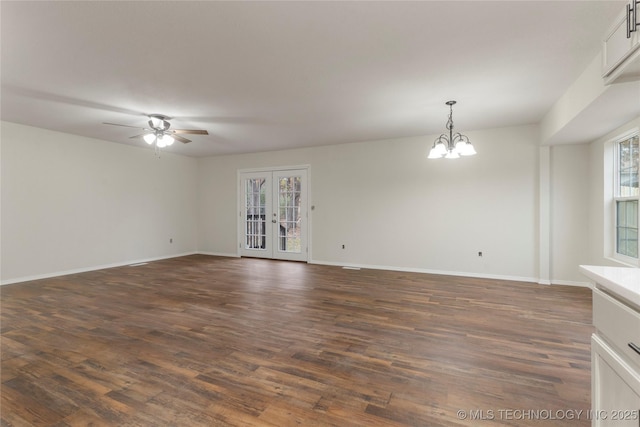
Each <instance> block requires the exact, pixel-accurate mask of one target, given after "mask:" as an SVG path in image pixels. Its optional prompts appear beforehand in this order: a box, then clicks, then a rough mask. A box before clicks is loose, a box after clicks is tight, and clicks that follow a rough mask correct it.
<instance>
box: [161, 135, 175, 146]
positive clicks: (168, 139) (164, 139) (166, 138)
mask: <svg viewBox="0 0 640 427" xmlns="http://www.w3.org/2000/svg"><path fill="white" fill-rule="evenodd" d="M174 141H175V139H174V138H173V137H172V136H171V135H167V134H164V135H160V136H159V137H158V145H160V144H163V145H162V147H168V146H170V145H171V144H173V142H174Z"/></svg>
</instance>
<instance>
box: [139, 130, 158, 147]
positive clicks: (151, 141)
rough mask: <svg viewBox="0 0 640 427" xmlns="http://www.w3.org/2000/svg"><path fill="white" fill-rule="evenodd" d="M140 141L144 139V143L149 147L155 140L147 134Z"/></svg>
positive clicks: (150, 134)
mask: <svg viewBox="0 0 640 427" xmlns="http://www.w3.org/2000/svg"><path fill="white" fill-rule="evenodd" d="M142 139H144V142H146V143H147V144H149V145H151V144H153V142H154V141H155V140H156V136H155V135H154V134H152V133H148V134H146V135H145V136H143V137H142Z"/></svg>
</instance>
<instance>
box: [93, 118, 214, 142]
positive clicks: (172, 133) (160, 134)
mask: <svg viewBox="0 0 640 427" xmlns="http://www.w3.org/2000/svg"><path fill="white" fill-rule="evenodd" d="M148 117H149V121H148V123H149V128H139V127H137V126H129V125H121V124H118V123H108V122H102V124H105V125H112V126H124V127H128V128H134V129H142V130H144V131H145V132H144V133H141V134H139V135H134V136H132V137H130V138H132V139H133V138H142V139H144V141H145V142H146V143H147V144H149V145H152V144H153V143H155V144H156V147H158V148H163V147H168V146H169V145H171V144H173V142H174V140H178V141H180V142H182V143H183V144H186V143H188V142H191V140H190V139H187V138H185V137H183V136H180V134H192V135H209V132H207V131H206V130H202V129H169V127H171V123H169V120H171V118H170V117H167V116H165V115H163V114H149V116H148Z"/></svg>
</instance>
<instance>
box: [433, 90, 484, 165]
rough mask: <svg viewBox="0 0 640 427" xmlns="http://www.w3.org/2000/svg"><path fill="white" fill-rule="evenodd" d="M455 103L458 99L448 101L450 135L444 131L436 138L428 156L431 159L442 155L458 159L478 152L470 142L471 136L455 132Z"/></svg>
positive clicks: (448, 128) (446, 157)
mask: <svg viewBox="0 0 640 427" xmlns="http://www.w3.org/2000/svg"><path fill="white" fill-rule="evenodd" d="M455 103H456V101H447V102H446V104H447V105H448V106H449V120H447V130H448V131H449V135H448V136H447V135H446V134H444V133H443V134H442V135H440V136H439V137H438V138H436V140H435V141H434V142H433V145H432V146H431V151H429V155H428V156H427V158H429V159H439V158H442V157H444V158H445V159H457V158H459V157H460V156H473V155H474V154H476V150H475V149H474V148H473V145H471V142H469V138H467V137H466V136H465V135H462V134H461V133H460V132H458V133H455V134H454V133H453V106H454V105H455Z"/></svg>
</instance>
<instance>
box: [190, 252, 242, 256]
mask: <svg viewBox="0 0 640 427" xmlns="http://www.w3.org/2000/svg"><path fill="white" fill-rule="evenodd" d="M197 254H198V255H211V256H223V257H227V258H240V255H238V254H231V253H224V252H203V251H198V252H197Z"/></svg>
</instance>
